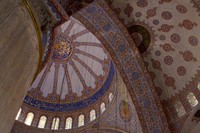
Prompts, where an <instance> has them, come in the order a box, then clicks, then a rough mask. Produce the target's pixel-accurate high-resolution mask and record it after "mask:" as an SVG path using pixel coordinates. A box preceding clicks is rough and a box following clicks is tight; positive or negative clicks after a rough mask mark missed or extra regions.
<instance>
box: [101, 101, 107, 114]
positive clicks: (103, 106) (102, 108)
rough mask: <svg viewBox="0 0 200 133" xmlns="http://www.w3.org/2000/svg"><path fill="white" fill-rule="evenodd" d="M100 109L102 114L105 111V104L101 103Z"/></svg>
mask: <svg viewBox="0 0 200 133" xmlns="http://www.w3.org/2000/svg"><path fill="white" fill-rule="evenodd" d="M100 109H101V113H103V112H104V111H105V110H106V104H105V103H101V105H100Z"/></svg>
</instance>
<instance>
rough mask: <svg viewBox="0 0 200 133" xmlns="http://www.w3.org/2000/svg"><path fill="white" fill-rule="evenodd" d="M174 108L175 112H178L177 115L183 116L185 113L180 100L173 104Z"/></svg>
mask: <svg viewBox="0 0 200 133" xmlns="http://www.w3.org/2000/svg"><path fill="white" fill-rule="evenodd" d="M175 108H176V112H177V113H178V116H183V115H184V114H185V113H186V111H185V109H184V107H183V105H182V103H181V102H180V101H179V102H177V103H176V104H175Z"/></svg>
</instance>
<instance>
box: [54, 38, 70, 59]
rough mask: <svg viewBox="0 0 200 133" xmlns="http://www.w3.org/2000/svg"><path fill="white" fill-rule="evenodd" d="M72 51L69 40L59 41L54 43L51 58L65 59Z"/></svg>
mask: <svg viewBox="0 0 200 133" xmlns="http://www.w3.org/2000/svg"><path fill="white" fill-rule="evenodd" d="M72 51H73V48H72V45H71V42H68V41H61V42H59V43H58V44H56V45H55V47H54V50H53V55H52V58H53V59H55V60H66V59H68V58H69V57H70V56H71V54H72Z"/></svg>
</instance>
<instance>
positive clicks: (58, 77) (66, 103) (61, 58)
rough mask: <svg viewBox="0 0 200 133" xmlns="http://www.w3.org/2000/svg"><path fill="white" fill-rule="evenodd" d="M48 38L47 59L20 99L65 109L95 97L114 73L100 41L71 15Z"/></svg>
mask: <svg viewBox="0 0 200 133" xmlns="http://www.w3.org/2000/svg"><path fill="white" fill-rule="evenodd" d="M52 42H53V47H52V49H51V54H50V57H49V60H48V62H47V63H46V64H45V66H44V68H43V69H42V71H41V72H40V73H39V74H38V76H37V78H36V79H35V81H34V82H33V84H32V85H31V87H30V89H29V91H28V94H27V96H26V97H25V100H24V103H26V104H28V105H30V106H32V107H34V108H38V109H41V110H46V111H58V112H67V111H73V110H78V109H82V108H84V107H87V106H89V105H91V104H93V103H95V102H96V101H98V100H99V99H100V98H101V97H102V96H103V95H104V94H105V93H106V92H107V91H108V90H109V88H110V86H111V83H112V80H113V77H114V65H113V63H112V61H111V59H110V57H109V55H108V54H107V52H106V50H105V49H104V47H103V45H102V44H101V42H100V41H99V40H98V39H97V38H96V37H95V36H94V35H93V34H92V33H91V32H90V31H88V30H87V29H86V28H85V27H84V26H83V25H82V24H81V23H80V22H79V21H77V20H75V19H74V18H71V19H70V20H69V21H67V22H65V23H63V24H61V25H59V26H57V27H56V28H55V29H54V38H53V41H52Z"/></svg>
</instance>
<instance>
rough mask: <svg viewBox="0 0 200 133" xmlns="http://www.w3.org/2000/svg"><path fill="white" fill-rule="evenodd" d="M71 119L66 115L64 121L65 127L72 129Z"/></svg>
mask: <svg viewBox="0 0 200 133" xmlns="http://www.w3.org/2000/svg"><path fill="white" fill-rule="evenodd" d="M72 123H73V120H72V118H71V117H68V118H67V119H66V122H65V129H72Z"/></svg>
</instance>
